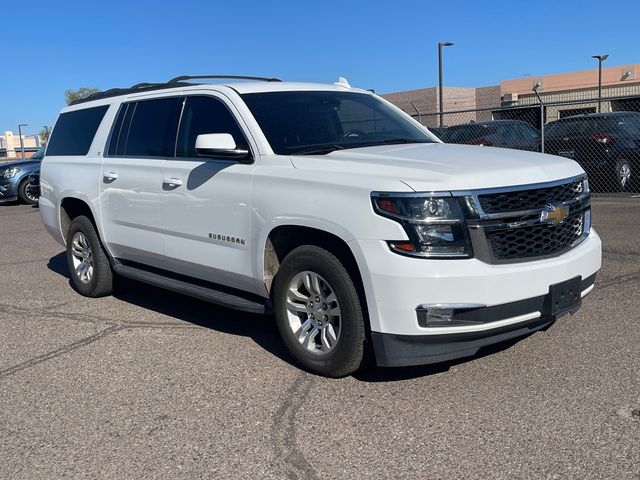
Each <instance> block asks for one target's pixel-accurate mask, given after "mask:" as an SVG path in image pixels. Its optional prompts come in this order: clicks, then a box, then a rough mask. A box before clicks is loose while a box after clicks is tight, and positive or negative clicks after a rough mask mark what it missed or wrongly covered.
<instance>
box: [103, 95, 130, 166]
mask: <svg viewBox="0 0 640 480" xmlns="http://www.w3.org/2000/svg"><path fill="white" fill-rule="evenodd" d="M128 108H129V105H128V104H123V105H121V106H120V111H119V112H118V116H117V118H116V121H115V123H114V124H113V131H112V132H111V140H110V141H109V149H108V151H107V152H108V154H109V155H115V154H116V151H117V147H118V139H119V138H120V132H121V131H122V121H123V120H124V116H125V115H126V114H127V109H128Z"/></svg>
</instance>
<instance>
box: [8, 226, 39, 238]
mask: <svg viewBox="0 0 640 480" xmlns="http://www.w3.org/2000/svg"><path fill="white" fill-rule="evenodd" d="M42 230H43V229H42V228H38V229H37V230H19V231H14V232H0V237H1V236H3V235H19V234H21V233H35V232H41V231H42Z"/></svg>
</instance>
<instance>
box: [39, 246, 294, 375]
mask: <svg viewBox="0 0 640 480" xmlns="http://www.w3.org/2000/svg"><path fill="white" fill-rule="evenodd" d="M47 266H48V268H49V269H50V270H52V271H53V272H55V273H57V274H59V275H61V276H63V277H65V278H66V279H67V280H68V281H69V285H70V286H71V287H72V288H73V284H72V282H71V277H70V275H69V269H68V267H67V259H66V254H65V253H64V252H61V253H59V254H58V255H55V256H54V257H52V258H51V259H50V260H49V263H48V265H47ZM114 297H115V298H117V299H118V300H121V301H123V302H127V303H130V304H133V305H136V306H138V307H141V308H144V309H147V310H151V311H154V312H157V313H160V314H162V315H166V316H168V317H172V318H174V319H176V320H180V321H184V322H188V323H190V324H192V325H197V326H200V327H204V328H210V329H213V330H216V331H218V332H223V333H228V334H231V335H240V336H244V337H249V338H251V339H252V340H253V341H254V342H255V343H257V344H258V345H259V346H261V347H262V348H264V349H265V350H267V351H268V352H270V353H272V354H274V355H275V356H276V357H278V358H280V359H281V360H283V361H285V362H287V363H289V364H291V365H295V362H294V360H293V358H292V357H291V356H290V355H289V353H288V352H287V350H286V349H285V347H284V345H283V344H282V342H281V341H280V337H279V336H278V332H277V329H276V325H275V321H274V319H273V317H272V316H269V315H258V314H252V313H245V312H239V311H237V310H231V309H227V308H224V307H220V306H218V305H214V304H212V303H208V302H205V301H202V300H198V299H196V298H192V297H188V296H186V295H182V294H179V293H176V292H172V291H170V290H165V289H162V288H159V287H154V286H153V285H147V284H145V283H142V282H137V281H135V280H131V279H128V278H122V277H119V278H118V279H117V287H116V292H115V293H114Z"/></svg>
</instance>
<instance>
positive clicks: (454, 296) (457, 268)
mask: <svg viewBox="0 0 640 480" xmlns="http://www.w3.org/2000/svg"><path fill="white" fill-rule="evenodd" d="M351 245H352V251H353V252H354V255H355V256H356V260H357V261H358V265H359V267H360V272H361V274H362V281H363V284H364V289H365V293H366V299H367V310H368V314H369V322H370V326H371V332H372V338H373V345H374V349H375V354H376V359H377V361H378V364H380V365H412V364H421V363H433V362H439V361H443V360H447V359H452V358H458V357H464V356H467V355H473V354H474V353H475V352H477V350H478V349H479V348H481V347H482V346H484V345H490V344H492V343H496V342H501V341H504V340H507V339H509V338H514V337H517V336H521V335H526V334H527V333H529V332H532V331H535V330H537V329H540V328H543V327H544V326H545V325H548V324H550V323H551V322H553V321H554V320H555V317H553V316H550V315H549V314H548V312H547V311H546V309H545V308H543V304H544V297H545V296H546V295H548V294H549V292H550V286H552V285H556V284H560V283H562V282H565V281H567V280H569V279H572V278H576V277H580V278H581V279H582V280H583V281H585V280H587V279H589V278H590V277H592V276H593V275H594V274H595V273H596V272H597V271H598V270H599V269H600V266H601V259H602V244H601V241H600V237H599V236H598V234H597V233H596V232H595V230H594V229H593V228H592V229H591V232H590V233H589V235H588V237H587V238H586V239H585V240H584V241H583V242H582V243H580V244H579V245H578V246H576V247H574V248H573V249H571V250H569V251H567V252H565V253H563V254H561V255H559V256H557V257H552V258H545V259H541V260H535V261H527V262H521V263H509V264H488V263H484V262H482V261H480V260H478V259H475V258H474V259H467V260H424V259H415V258H409V257H405V256H401V255H398V254H395V253H393V252H391V251H390V249H389V247H388V246H387V245H386V243H385V242H380V241H377V240H356V241H353V242H352V243H351ZM590 288H592V287H588V289H590ZM586 293H588V292H585V291H583V292H582V294H583V295H584V294H586ZM541 299H542V300H541ZM520 302H523V303H520ZM540 302H542V303H540ZM425 304H426V305H439V304H444V305H475V306H481V307H482V308H481V310H483V311H484V312H485V320H484V321H483V323H482V324H473V325H465V326H457V325H453V324H452V325H451V326H424V325H420V323H419V321H418V312H417V310H416V309H418V308H419V307H420V306H421V305H425ZM513 305H516V306H518V305H524V306H525V307H526V308H524V309H523V310H522V311H518V310H517V308H516V309H513V308H511V307H513ZM506 306H510V307H506ZM498 312H500V314H499V315H498V314H497V313H498ZM505 312H506V313H505ZM488 314H496V315H494V317H493V318H486V317H489V315H488Z"/></svg>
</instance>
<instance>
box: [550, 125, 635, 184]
mask: <svg viewBox="0 0 640 480" xmlns="http://www.w3.org/2000/svg"><path fill="white" fill-rule="evenodd" d="M544 146H545V153H550V154H552V155H560V156H562V157H567V158H571V159H573V160H575V161H576V162H578V163H579V164H580V165H581V166H582V168H584V169H585V171H586V172H587V174H588V175H589V179H590V181H591V183H592V185H593V186H594V187H595V188H597V189H600V190H617V191H624V190H629V189H631V188H633V187H634V185H635V184H637V174H638V169H639V166H640V112H611V113H589V114H584V115H576V116H572V117H566V118H562V119H560V120H556V121H554V122H549V123H547V125H546V126H545V141H544Z"/></svg>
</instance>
